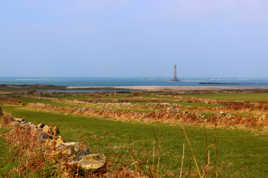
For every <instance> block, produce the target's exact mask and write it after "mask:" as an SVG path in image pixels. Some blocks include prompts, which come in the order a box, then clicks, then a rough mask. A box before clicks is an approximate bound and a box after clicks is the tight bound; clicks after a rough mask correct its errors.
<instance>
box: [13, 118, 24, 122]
mask: <svg viewBox="0 0 268 178" xmlns="http://www.w3.org/2000/svg"><path fill="white" fill-rule="evenodd" d="M14 120H15V121H16V122H24V119H22V118H15V119H14Z"/></svg>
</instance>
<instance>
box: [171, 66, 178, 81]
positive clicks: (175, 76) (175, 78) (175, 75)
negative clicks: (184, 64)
mask: <svg viewBox="0 0 268 178" xmlns="http://www.w3.org/2000/svg"><path fill="white" fill-rule="evenodd" d="M171 81H173V82H178V81H179V79H178V78H177V65H176V64H175V65H174V76H173V79H172V80H171Z"/></svg>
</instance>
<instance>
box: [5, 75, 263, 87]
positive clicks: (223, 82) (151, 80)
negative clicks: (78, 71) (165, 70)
mask: <svg viewBox="0 0 268 178" xmlns="http://www.w3.org/2000/svg"><path fill="white" fill-rule="evenodd" d="M0 84H10V85H11V84H15V85H35V84H38V85H56V86H89V87H90V86H92V87H93V86H96V87H100V86H103V87H113V86H268V79H265V78H231V77H230V78H227V77H226V78H181V79H180V81H178V82H173V81H171V78H168V77H129V78H119V77H0Z"/></svg>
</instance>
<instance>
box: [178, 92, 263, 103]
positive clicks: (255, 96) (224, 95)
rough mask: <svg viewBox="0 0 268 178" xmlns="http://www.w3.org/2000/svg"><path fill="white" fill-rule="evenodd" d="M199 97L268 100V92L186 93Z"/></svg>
mask: <svg viewBox="0 0 268 178" xmlns="http://www.w3.org/2000/svg"><path fill="white" fill-rule="evenodd" d="M182 96H194V97H198V98H212V99H224V100H231V101H233V100H237V101H268V93H216V94H186V95H182Z"/></svg>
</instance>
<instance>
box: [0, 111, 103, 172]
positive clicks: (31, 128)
mask: <svg viewBox="0 0 268 178" xmlns="http://www.w3.org/2000/svg"><path fill="white" fill-rule="evenodd" d="M0 111H1V109H0ZM1 113H2V112H1ZM1 127H8V128H10V131H9V132H8V133H7V134H6V135H5V137H6V138H7V139H8V140H9V141H10V142H13V144H16V145H24V146H23V147H26V146H25V144H26V145H40V146H41V147H42V148H45V149H44V150H43V152H45V154H46V155H47V157H48V158H56V157H57V158H58V157H64V159H62V161H63V160H64V161H63V162H62V163H59V164H61V166H62V170H68V169H69V170H70V168H74V167H75V168H76V169H75V170H78V169H79V171H80V173H81V174H82V175H84V174H85V172H87V173H88V172H90V173H94V174H95V173H96V174H97V173H104V172H106V158H105V156H104V155H103V154H98V153H92V152H90V150H89V148H88V146H87V145H85V144H82V143H79V142H65V141H64V140H63V139H62V137H61V136H60V135H59V133H60V132H59V129H58V128H57V127H55V126H48V125H45V124H42V123H40V124H38V125H35V124H33V123H31V122H26V121H25V120H24V119H22V118H15V117H12V116H11V115H4V116H3V113H2V124H1ZM29 148H30V149H31V147H29ZM67 173H68V175H69V176H72V175H73V174H74V172H70V171H66V174H67ZM76 173H77V172H76ZM68 175H66V176H68Z"/></svg>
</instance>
